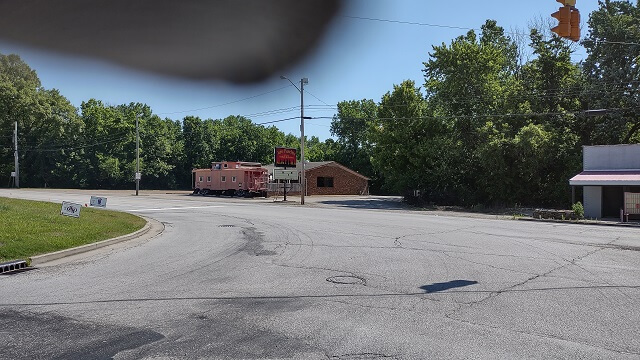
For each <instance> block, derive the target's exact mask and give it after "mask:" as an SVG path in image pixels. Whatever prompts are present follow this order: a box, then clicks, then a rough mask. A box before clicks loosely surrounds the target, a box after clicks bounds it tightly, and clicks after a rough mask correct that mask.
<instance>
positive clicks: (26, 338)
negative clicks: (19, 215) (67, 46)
mask: <svg viewBox="0 0 640 360" xmlns="http://www.w3.org/2000/svg"><path fill="white" fill-rule="evenodd" d="M97 194H98V195H99V194H103V195H107V196H108V206H109V208H111V209H117V210H124V211H131V212H134V213H136V214H141V215H144V216H147V217H151V218H154V219H156V220H158V221H160V222H162V223H163V224H164V226H165V230H164V232H163V233H162V234H160V235H159V236H156V237H154V238H152V239H146V240H133V241H130V242H127V243H123V244H120V245H118V246H116V247H113V248H109V249H104V250H101V251H96V252H92V253H88V254H85V255H83V256H79V257H73V258H69V259H66V260H64V261H61V262H56V263H52V264H45V266H41V267H39V268H38V269H35V270H31V271H26V272H22V273H18V274H15V275H5V276H0V359H19V358H30V359H89V358H90V359H109V358H114V359H140V358H146V359H170V358H188V359H193V358H212V359H218V358H230V359H236V358H242V359H244V358H249V359H253V358H259V359H263V358H268V359H279V358H285V359H289V358H294V359H378V358H384V359H396V358H397V359H451V358H456V359H471V358H473V359H519V358H540V359H548V358H563V359H585V358H586V359H589V358H592V359H610V358H613V359H618V358H620V359H625V358H630V359H638V358H640V229H633V228H619V227H605V226H587V225H570V224H555V223H537V222H524V221H514V220H498V219H491V218H478V217H475V218H464V217H459V216H458V217H453V216H436V215H434V214H433V213H421V212H411V211H406V210H402V207H401V206H399V204H398V203H397V202H393V201H391V202H388V204H387V205H388V206H386V205H385V200H384V199H379V198H374V199H369V198H363V199H362V200H358V199H348V200H344V201H343V200H340V198H332V199H331V200H327V201H315V202H314V201H313V199H311V201H309V204H308V205H306V206H304V207H302V206H300V205H295V204H283V203H274V202H273V201H270V200H261V199H227V198H203V197H199V196H185V195H179V194H162V193H143V196H139V197H134V196H131V195H130V194H131V193H130V192H113V193H108V192H99V193H97ZM0 196H12V197H21V198H29V199H39V200H50V201H61V200H63V199H64V200H72V201H78V202H82V203H87V202H88V196H89V193H88V192H77V191H76V192H69V191H67V192H61V191H55V190H49V191H30V190H20V191H16V190H12V191H10V190H0ZM34 226H37V224H34Z"/></svg>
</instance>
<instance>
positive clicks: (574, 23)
mask: <svg viewBox="0 0 640 360" xmlns="http://www.w3.org/2000/svg"><path fill="white" fill-rule="evenodd" d="M569 39H571V40H573V41H578V40H580V11H578V9H576V8H572V9H571V35H569Z"/></svg>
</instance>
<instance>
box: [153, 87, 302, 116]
mask: <svg viewBox="0 0 640 360" xmlns="http://www.w3.org/2000/svg"><path fill="white" fill-rule="evenodd" d="M290 86H291V85H287V86H283V87H280V88H277V89H273V90H270V91H267V92H263V93H261V94H258V95H253V96H249V97H246V98H243V99H239V100H234V101H229V102H226V103H223V104H218V105H212V106H207V107H203V108H199V109H191V110H183V111H173V112H164V113H157V114H156V115H172V114H183V113H188V112H193V111H200V110H207V109H213V108H217V107H221V106H226V105H231V104H236V103H239V102H242V101H246V100H251V99H255V98H257V97H260V96H264V95H268V94H271V93H274V92H276V91H280V90H282V89H286V88H288V87H290Z"/></svg>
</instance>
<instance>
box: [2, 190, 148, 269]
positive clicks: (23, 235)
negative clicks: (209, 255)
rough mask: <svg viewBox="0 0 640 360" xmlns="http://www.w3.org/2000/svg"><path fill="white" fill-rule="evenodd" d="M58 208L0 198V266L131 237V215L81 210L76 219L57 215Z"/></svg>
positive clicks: (135, 220) (135, 223)
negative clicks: (41, 255)
mask: <svg viewBox="0 0 640 360" xmlns="http://www.w3.org/2000/svg"><path fill="white" fill-rule="evenodd" d="M61 207H62V204H57V203H49V202H41V201H30V200H19V199H8V198H3V197H0V262H5V261H9V260H26V259H27V258H29V257H31V256H34V255H39V254H46V253H49V252H53V251H58V250H63V249H68V248H72V247H76V246H79V245H84V244H89V243H93V242H97V241H100V240H106V239H110V238H113V237H116V236H120V235H125V234H129V233H132V232H134V231H136V230H138V229H141V228H142V227H143V226H144V225H145V223H146V221H145V220H144V219H142V218H140V217H137V216H135V215H131V214H126V213H121V212H115V211H109V210H102V209H93V208H87V207H83V208H82V210H81V211H80V218H73V217H68V216H63V215H60V208H61Z"/></svg>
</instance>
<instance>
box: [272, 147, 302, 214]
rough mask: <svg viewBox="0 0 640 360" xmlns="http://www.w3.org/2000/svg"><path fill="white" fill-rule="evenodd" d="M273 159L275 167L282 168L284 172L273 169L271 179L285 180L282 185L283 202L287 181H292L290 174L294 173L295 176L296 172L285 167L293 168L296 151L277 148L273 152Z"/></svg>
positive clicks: (285, 197)
mask: <svg viewBox="0 0 640 360" xmlns="http://www.w3.org/2000/svg"><path fill="white" fill-rule="evenodd" d="M274 159H275V161H274V165H275V167H283V168H284V170H282V169H274V170H273V178H274V180H285V183H284V201H287V180H292V179H291V174H290V173H293V172H295V173H296V174H297V171H295V170H287V167H294V168H295V166H296V160H297V159H298V157H297V155H296V149H292V148H282V147H277V148H275V150H274ZM287 172H289V173H287ZM287 174H288V175H287ZM295 178H296V179H297V178H298V177H297V176H296V177H295Z"/></svg>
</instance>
